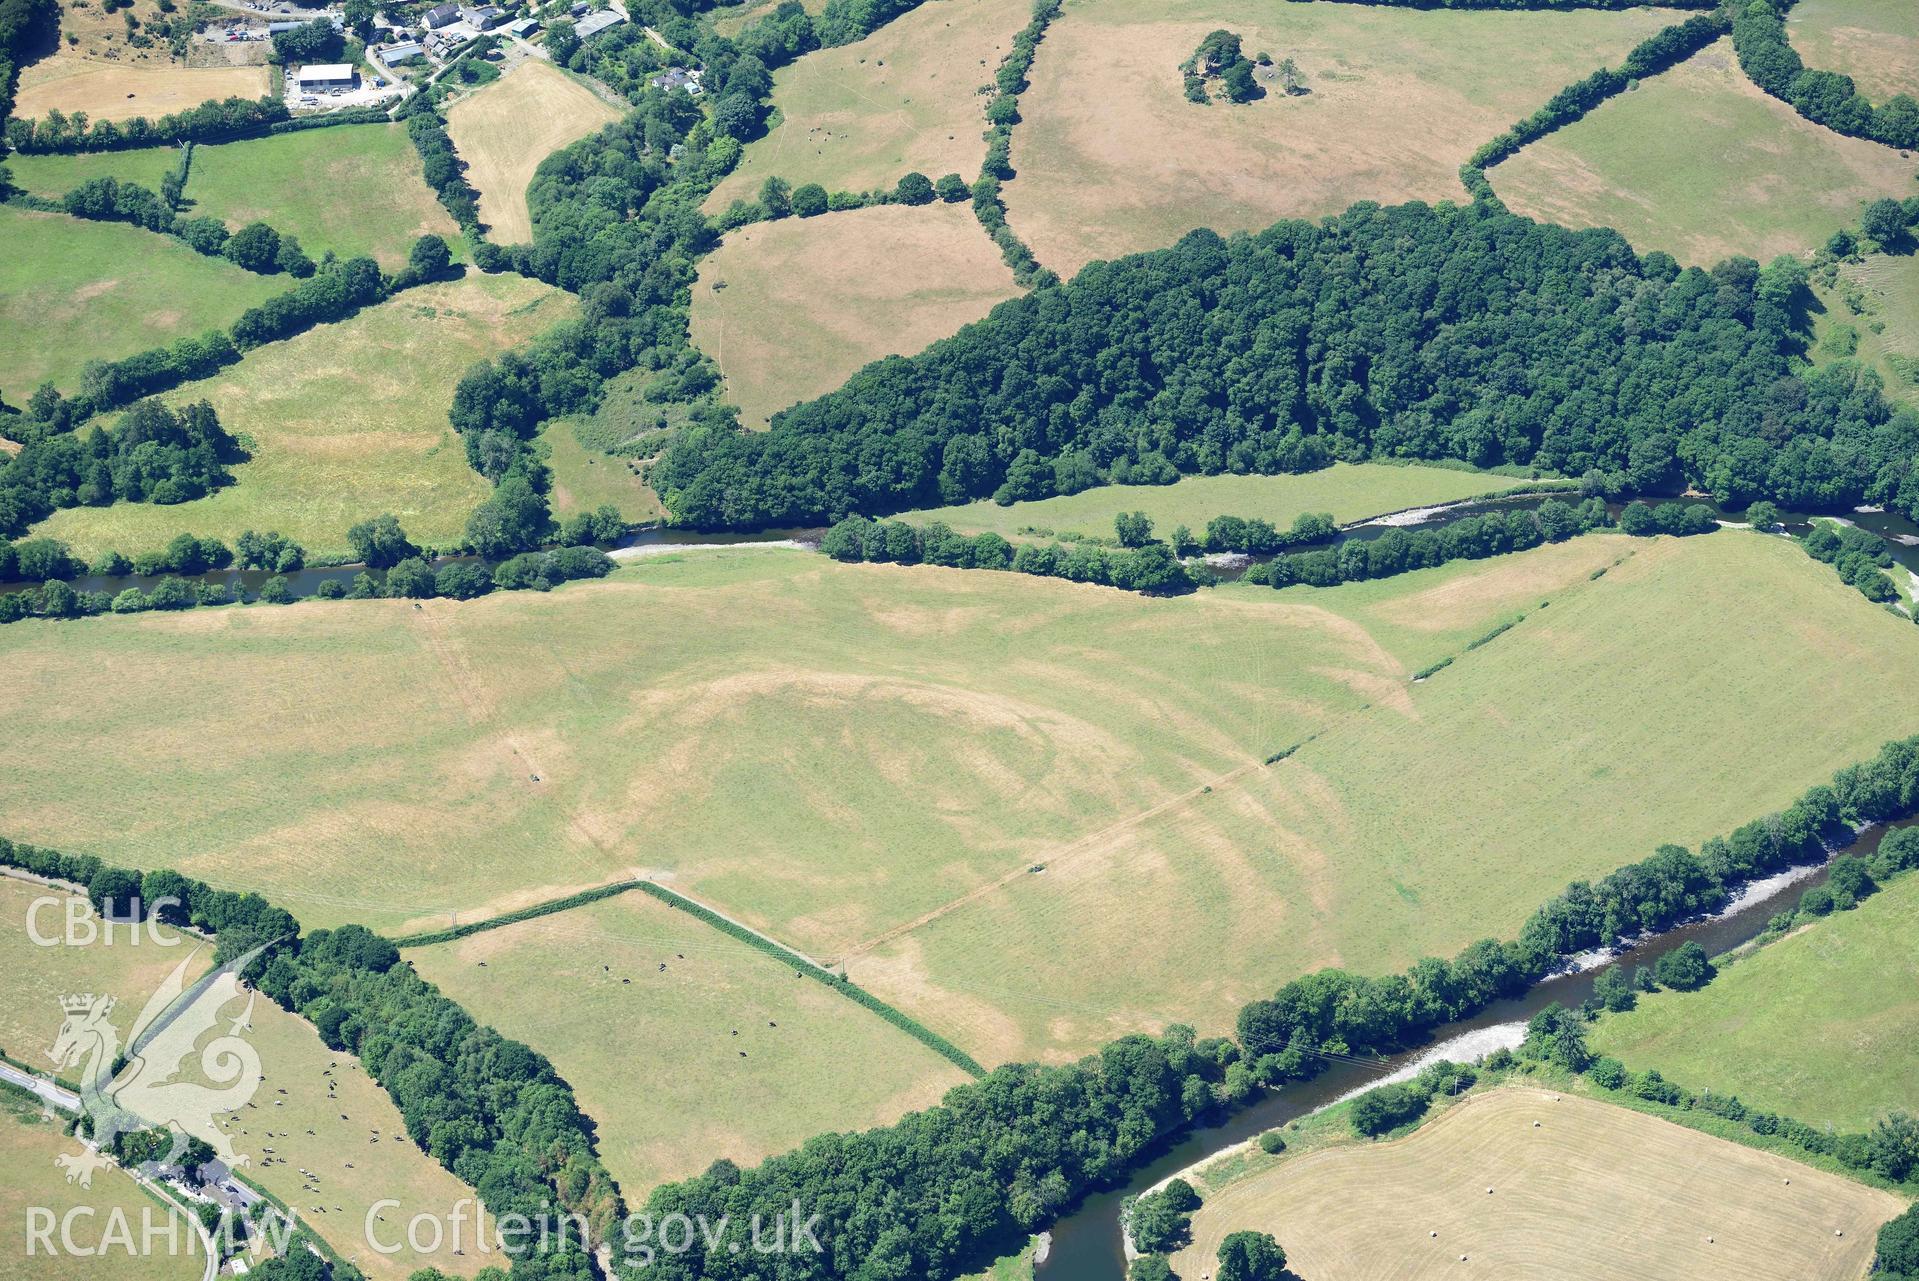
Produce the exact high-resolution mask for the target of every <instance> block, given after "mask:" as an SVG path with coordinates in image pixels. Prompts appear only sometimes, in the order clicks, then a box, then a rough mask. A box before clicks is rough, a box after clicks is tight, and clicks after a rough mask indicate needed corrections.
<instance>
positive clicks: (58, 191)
mask: <svg viewBox="0 0 1919 1281" xmlns="http://www.w3.org/2000/svg"><path fill="white" fill-rule="evenodd" d="M5 163H6V166H7V168H8V170H9V171H11V172H12V174H13V182H14V185H15V186H17V187H19V188H20V189H21V190H22V191H27V192H31V193H32V194H33V195H36V196H44V197H46V198H47V199H49V200H58V199H59V198H60V197H62V196H64V195H66V194H67V193H68V192H69V191H72V190H73V189H74V188H75V187H78V186H79V185H80V184H81V183H84V182H88V181H90V180H92V179H94V178H113V179H117V180H118V181H120V182H131V183H137V184H138V185H140V186H142V187H145V188H146V189H147V190H148V191H151V192H154V193H155V194H158V193H159V190H160V180H161V179H162V178H165V177H166V176H167V175H168V174H170V173H172V172H173V171H174V170H175V169H178V168H179V167H180V150H179V148H177V147H142V148H140V149H138V150H136V151H82V152H78V153H76V154H73V155H61V154H57V153H56V154H47V155H27V154H25V153H22V152H15V153H14V154H12V155H10V156H8V157H7V158H6V161H5Z"/></svg>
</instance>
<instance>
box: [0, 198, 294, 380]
mask: <svg viewBox="0 0 1919 1281" xmlns="http://www.w3.org/2000/svg"><path fill="white" fill-rule="evenodd" d="M0 243H4V244H5V245H6V252H5V253H0V333H3V334H5V335H6V340H5V341H4V342H0V393H4V394H5V396H6V398H7V400H8V401H9V402H10V403H13V404H20V403H22V402H24V401H25V400H26V398H27V397H28V396H29V395H31V394H32V393H33V389H34V388H35V387H37V386H39V385H40V384H41V383H42V382H44V381H46V380H48V379H51V380H52V381H53V382H54V383H55V385H57V386H58V387H59V388H60V389H61V390H62V391H71V390H73V388H74V386H75V385H76V383H77V382H78V380H79V377H80V371H81V369H82V367H84V366H85V365H86V363H87V362H88V361H89V360H96V359H97V360H119V359H122V358H123V357H126V356H131V355H133V354H134V353H136V352H141V351H145V350H147V349H148V348H150V347H158V346H164V345H165V344H167V343H170V342H172V341H174V340H175V339H177V338H184V337H187V336H189V335H192V334H198V333H203V332H205V331H206V330H208V329H223V328H225V327H226V326H228V325H231V324H232V323H233V322H234V321H236V320H238V319H239V318H240V313H242V312H244V311H245V310H246V309H247V308H249V307H252V306H256V305H258V304H259V303H262V302H264V301H266V300H267V299H268V298H271V297H272V296H273V295H275V294H277V293H281V292H283V291H284V290H285V289H286V288H287V286H288V285H289V284H290V283H291V282H290V281H288V280H287V278H286V277H285V276H256V275H254V274H253V273H252V272H250V271H242V270H241V269H240V268H238V267H236V266H234V265H233V264H232V263H229V262H225V261H223V260H221V259H217V258H207V257H203V256H202V255H200V254H197V253H195V252H194V251H193V250H191V249H189V248H187V247H186V245H184V244H182V243H181V242H180V241H178V240H175V239H173V238H172V237H170V236H159V235H155V234H154V233H153V232H150V231H143V230H141V229H140V228H138V227H133V226H129V225H127V224H124V223H106V222H83V221H81V220H80V219H78V218H69V217H67V216H66V215H65V214H51V213H34V212H31V211H29V210H25V209H19V208H11V207H9V208H0Z"/></svg>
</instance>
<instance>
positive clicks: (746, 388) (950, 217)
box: [693, 204, 1019, 428]
mask: <svg viewBox="0 0 1919 1281" xmlns="http://www.w3.org/2000/svg"><path fill="white" fill-rule="evenodd" d="M1018 292H1019V291H1018V289H1017V288H1016V287H1015V286H1014V284H1013V274H1012V272H1011V271H1010V270H1008V269H1007V267H1006V265H1005V263H1003V262H1002V261H1001V260H1000V255H999V250H998V249H997V248H995V247H994V245H993V242H992V241H991V240H988V239H987V238H986V234H985V233H984V232H983V231H981V230H980V227H979V224H978V223H977V222H975V221H974V219H973V213H972V210H971V209H969V208H967V207H966V206H964V205H945V204H939V205H927V206H923V207H919V208H913V207H909V206H905V205H883V206H880V207H878V208H873V209H855V210H850V211H847V212H843V213H830V214H823V215H821V216H819V217H816V218H787V219H783V220H781V221H779V222H772V223H765V224H760V225H756V226H751V227H743V228H741V229H740V230H738V231H735V232H732V233H730V234H729V235H728V236H727V237H726V240H725V242H724V243H723V244H722V245H721V246H720V248H719V249H718V250H716V251H715V252H714V253H713V254H712V255H710V256H709V257H707V258H706V259H705V260H704V261H702V262H701V264H700V278H699V281H698V282H697V283H696V284H695V285H694V286H693V340H694V341H695V342H696V343H698V344H699V346H700V349H701V350H703V351H704V352H706V354H707V355H709V356H711V357H712V358H713V361H714V363H715V364H717V365H718V366H719V368H720V374H721V376H722V377H724V378H725V379H726V395H727V399H728V400H729V401H731V402H732V403H733V404H736V405H738V406H739V407H740V410H741V413H740V419H741V422H742V423H743V424H744V425H746V426H747V427H749V428H758V427H763V426H765V425H766V424H767V422H768V420H770V419H771V418H772V416H773V415H774V414H775V413H777V412H778V411H779V410H782V409H785V408H786V407H787V406H789V405H794V404H797V403H799V402H800V401H802V400H810V399H812V398H813V397H815V396H819V395H823V394H825V393H826V392H829V391H831V390H833V389H834V388H835V387H837V386H839V385H840V384H841V383H842V382H844V381H846V378H847V376H848V375H850V374H852V373H853V372H854V371H856V370H858V369H860V368H861V367H862V366H864V365H866V364H868V363H870V362H872V361H874V360H878V359H879V358H880V357H882V356H891V355H901V356H904V355H911V354H912V353H914V352H917V351H919V350H920V349H922V348H924V347H925V346H927V344H929V343H931V342H933V341H935V340H936V339H940V338H945V337H947V336H948V335H950V334H952V333H953V332H954V331H956V330H958V329H960V328H961V327H962V326H964V325H966V324H968V323H969V322H971V321H975V320H978V319H980V318H981V317H983V316H984V315H986V313H987V312H989V311H991V310H992V308H993V305H994V304H995V303H999V302H1003V301H1005V300H1006V299H1008V298H1012V297H1014V296H1016V295H1017V293H1018Z"/></svg>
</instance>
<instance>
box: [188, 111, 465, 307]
mask: <svg viewBox="0 0 1919 1281" xmlns="http://www.w3.org/2000/svg"><path fill="white" fill-rule="evenodd" d="M186 194H187V199H188V200H189V201H190V204H189V206H188V208H187V210H186V212H187V213H188V214H190V215H200V216H211V217H214V218H218V219H220V220H221V221H222V222H224V223H226V224H227V226H228V227H229V228H232V229H234V230H238V229H239V228H240V227H241V226H244V225H245V224H247V223H249V222H265V223H267V224H269V225H271V226H272V227H273V228H274V230H276V231H279V232H282V233H286V234H291V235H293V236H295V237H296V238H298V240H299V241H300V247H301V248H303V249H305V250H306V251H307V253H308V254H309V255H310V256H312V257H313V258H315V259H318V258H319V257H320V255H321V254H322V253H324V252H326V251H327V250H331V251H333V252H334V253H335V254H337V255H339V256H340V257H342V258H352V257H355V256H358V255H361V254H365V255H367V256H369V257H372V258H376V259H378V260H379V263H380V265H381V266H382V267H384V268H385V269H386V270H388V271H394V270H397V269H398V268H400V267H402V266H404V265H405V264H406V255H407V250H408V249H410V248H412V246H413V242H414V241H415V240H416V239H418V238H419V237H421V236H424V235H428V234H432V235H438V236H443V237H445V238H446V239H447V240H448V242H450V243H451V244H453V245H454V246H456V249H455V252H456V254H457V252H458V249H457V246H458V245H459V244H460V243H461V241H460V229H459V228H458V227H457V226H455V225H454V223H453V219H452V218H451V217H449V216H448V215H447V212H446V210H444V209H442V208H441V207H440V204H439V202H438V201H437V200H435V199H434V196H433V192H432V190H431V189H430V188H429V187H428V186H427V185H426V181H425V180H424V179H423V178H422V177H421V176H420V157H419V154H418V153H417V152H416V151H414V149H413V144H412V142H410V141H409V140H408V138H407V136H406V129H405V127H404V126H402V125H377V124H376V125H351V126H348V127H346V128H341V129H309V130H305V131H302V132H296V133H287V134H280V135H277V136H275V137H271V138H256V139H251V140H248V141H245V142H229V143H223V144H221V145H219V146H216V147H195V148H194V150H193V166H192V169H191V170H190V172H189V174H188V177H187V186H186Z"/></svg>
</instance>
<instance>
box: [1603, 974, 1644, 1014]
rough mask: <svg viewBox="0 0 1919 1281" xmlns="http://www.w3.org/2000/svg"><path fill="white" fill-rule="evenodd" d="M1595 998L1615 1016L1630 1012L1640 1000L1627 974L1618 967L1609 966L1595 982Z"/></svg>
mask: <svg viewBox="0 0 1919 1281" xmlns="http://www.w3.org/2000/svg"><path fill="white" fill-rule="evenodd" d="M1593 996H1594V997H1595V998H1596V999H1597V1000H1598V1001H1599V1003H1600V1004H1601V1005H1603V1006H1605V1007H1606V1009H1607V1010H1609V1011H1611V1012H1612V1013H1614V1014H1620V1013H1623V1012H1624V1011H1626V1010H1630V1009H1631V1008H1632V1007H1633V1006H1635V1005H1637V1004H1638V1003H1639V998H1638V997H1637V996H1635V995H1634V994H1633V990H1632V984H1631V983H1629V982H1627V981H1626V976H1625V974H1624V973H1622V972H1621V971H1620V968H1619V967H1618V966H1617V965H1609V966H1607V967H1606V968H1605V969H1603V970H1601V971H1600V972H1599V977H1598V978H1597V979H1595V980H1594V981H1593Z"/></svg>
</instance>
